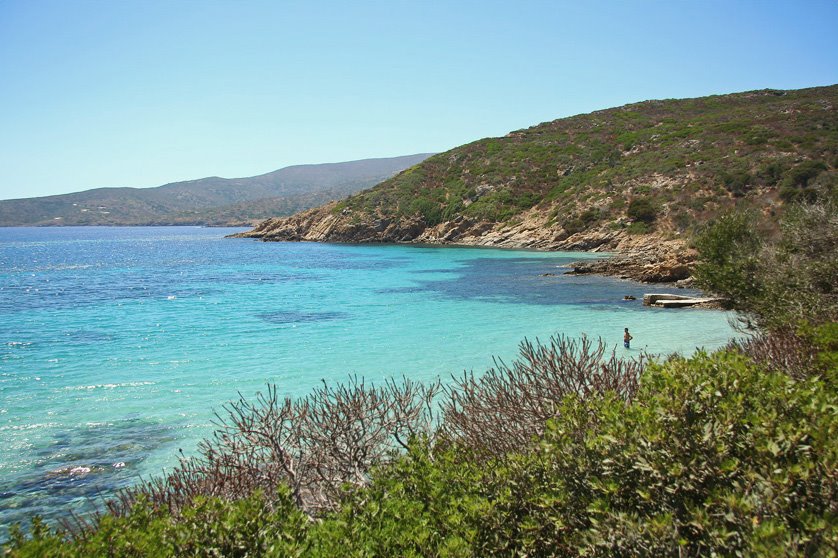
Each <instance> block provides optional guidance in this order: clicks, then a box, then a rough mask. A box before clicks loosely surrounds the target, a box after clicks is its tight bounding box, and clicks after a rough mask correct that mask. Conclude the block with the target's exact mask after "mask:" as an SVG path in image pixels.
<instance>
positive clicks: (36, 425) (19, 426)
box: [0, 422, 58, 432]
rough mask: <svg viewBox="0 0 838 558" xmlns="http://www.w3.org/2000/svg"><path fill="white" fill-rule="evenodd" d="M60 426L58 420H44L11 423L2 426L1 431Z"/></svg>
mask: <svg viewBox="0 0 838 558" xmlns="http://www.w3.org/2000/svg"><path fill="white" fill-rule="evenodd" d="M56 426H58V423H57V422H42V423H34V424H11V425H8V426H0V432H6V431H21V430H38V429H40V428H55V427H56Z"/></svg>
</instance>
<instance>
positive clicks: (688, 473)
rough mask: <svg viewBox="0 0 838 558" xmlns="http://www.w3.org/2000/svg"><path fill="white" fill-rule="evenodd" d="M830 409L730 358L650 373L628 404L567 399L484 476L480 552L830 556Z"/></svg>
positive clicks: (805, 386)
mask: <svg viewBox="0 0 838 558" xmlns="http://www.w3.org/2000/svg"><path fill="white" fill-rule="evenodd" d="M836 402H838V399H836V394H835V392H834V391H833V390H828V389H824V386H823V384H822V383H820V382H819V381H818V380H816V379H814V380H810V381H806V382H797V381H795V380H793V379H792V378H790V377H788V376H786V375H784V374H778V373H771V372H767V371H766V370H764V369H761V368H760V367H758V366H756V365H754V364H753V363H751V362H750V361H748V359H747V358H745V357H744V356H741V355H735V354H731V353H719V354H716V355H712V356H707V355H703V354H699V355H697V356H696V357H694V358H692V359H674V360H672V361H670V362H668V363H666V364H664V365H659V366H654V367H652V368H651V369H650V370H649V371H647V372H646V374H645V375H644V377H643V380H642V385H641V390H640V392H639V393H638V394H637V397H636V399H635V400H634V401H632V402H631V403H626V402H625V401H623V400H622V399H618V398H609V397H605V398H601V399H592V400H588V401H581V400H578V399H568V400H566V401H565V404H564V406H563V407H562V409H561V412H559V413H558V415H557V418H556V419H554V420H553V421H552V423H551V425H550V428H549V429H548V431H547V432H546V434H545V436H544V437H543V439H542V441H541V445H540V446H539V450H538V451H537V452H533V453H532V454H529V455H526V456H522V457H520V458H517V459H512V460H510V461H509V462H508V464H507V465H506V466H505V468H504V469H503V472H502V473H500V474H499V475H498V477H496V478H495V479H493V480H494V482H495V484H494V485H493V487H492V493H493V497H494V495H497V500H495V502H496V503H495V506H494V508H493V513H492V514H491V515H490V516H488V517H487V518H486V519H485V520H484V521H483V522H482V524H481V525H482V527H483V528H482V529H481V532H480V534H479V535H478V538H477V544H478V545H480V546H479V552H478V554H479V555H483V556H489V555H516V556H579V555H585V556H637V555H644V556H646V555H649V556H679V555H681V556H710V555H772V554H779V555H789V554H792V555H807V556H814V555H819V554H821V553H824V554H825V555H828V552H829V550H828V549H829V548H833V547H834V545H835V544H836V543H838V524H836V523H835V522H834V521H832V520H831V519H830V518H831V517H833V514H834V502H835V498H836V497H838V482H837V481H836V477H835V476H834V474H832V472H831V471H834V468H835V467H836V465H838V460H836V458H837V457H838V452H836V447H835V444H834V441H833V440H832V439H831V438H830V437H831V436H834V433H835V432H836V431H838V430H836V429H838V413H835V412H834V410H830V409H829V408H830V405H834V404H835V403H836ZM512 487H514V488H512ZM510 488H511V489H510Z"/></svg>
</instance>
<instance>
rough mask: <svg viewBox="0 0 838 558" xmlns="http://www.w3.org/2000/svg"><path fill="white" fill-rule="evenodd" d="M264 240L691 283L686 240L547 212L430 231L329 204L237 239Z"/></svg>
mask: <svg viewBox="0 0 838 558" xmlns="http://www.w3.org/2000/svg"><path fill="white" fill-rule="evenodd" d="M235 236H237V237H242V238H258V239H261V240H265V241H313V242H348V243H371V242H385V243H386V242H393V243H403V242H409V243H425V244H452V245H465V246H492V247H499V248H528V249H537V250H551V251H556V250H566V251H588V252H591V251H593V252H615V253H616V255H615V256H612V257H608V258H605V259H601V260H585V261H580V262H576V263H574V264H572V265H571V270H570V271H569V272H568V273H572V274H577V275H579V274H586V273H593V274H603V275H614V276H618V277H622V278H626V279H633V280H636V281H642V282H646V283H676V282H680V284H681V285H686V284H688V283H689V277H690V268H691V266H692V264H693V262H694V261H695V256H696V254H695V252H694V251H693V250H691V249H688V248H687V247H686V245H685V242H684V241H683V240H679V239H677V238H676V239H666V238H664V237H663V235H662V234H659V233H654V232H653V233H649V234H642V235H631V234H629V233H627V232H626V231H624V230H616V231H615V230H610V229H608V228H600V229H591V230H587V231H583V232H579V233H575V234H568V233H567V231H565V230H564V229H563V228H561V227H559V226H553V225H551V223H550V222H549V220H548V218H547V217H546V216H545V215H544V213H543V212H540V211H537V210H532V211H529V212H525V213H524V214H522V215H521V216H520V217H519V218H517V219H515V220H512V221H510V222H507V223H490V222H485V221H475V220H471V219H468V218H466V217H463V216H461V215H460V216H457V217H455V218H454V219H452V220H451V221H446V222H443V223H440V224H438V225H436V226H432V227H431V226H428V225H427V224H426V223H425V222H424V221H423V220H422V219H420V218H417V217H412V218H405V217H402V218H397V219H392V218H386V217H383V216H370V215H369V214H367V213H363V214H359V213H356V212H353V211H351V210H349V209H339V205H338V204H337V203H331V204H328V205H325V206H322V207H319V208H316V209H312V210H309V211H304V212H301V213H298V214H296V215H292V216H291V217H284V218H278V219H269V220H267V221H264V222H263V223H261V224H260V225H259V226H257V227H256V228H255V229H253V230H252V231H248V232H244V233H240V234H238V235H235Z"/></svg>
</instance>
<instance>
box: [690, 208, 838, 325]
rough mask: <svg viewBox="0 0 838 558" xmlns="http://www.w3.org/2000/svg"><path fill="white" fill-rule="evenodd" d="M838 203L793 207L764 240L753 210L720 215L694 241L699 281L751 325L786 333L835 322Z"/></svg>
mask: <svg viewBox="0 0 838 558" xmlns="http://www.w3.org/2000/svg"><path fill="white" fill-rule="evenodd" d="M837 208H838V206H836V204H835V203H833V202H830V201H825V202H823V203H819V204H814V205H798V206H794V207H791V208H790V209H789V210H788V211H787V212H786V214H785V216H784V217H783V219H782V221H781V224H780V235H779V237H778V238H777V239H775V240H772V241H765V240H763V236H764V234H762V233H761V232H760V231H759V230H758V229H757V226H756V223H757V218H756V216H755V215H753V214H751V213H736V214H728V215H725V216H722V217H721V218H719V219H718V220H716V221H715V222H713V223H711V224H710V225H709V226H708V227H706V228H705V230H704V231H703V232H701V233H700V234H699V235H698V236H697V237H696V239H695V241H694V242H695V246H696V248H697V249H698V252H699V259H698V263H697V264H696V266H695V271H694V274H693V275H694V277H695V279H696V281H697V283H698V284H699V285H700V286H701V287H702V288H704V289H706V290H709V291H711V292H714V293H717V294H721V295H723V296H725V297H727V298H728V299H729V301H730V305H731V307H733V308H735V309H737V310H739V311H741V312H742V313H743V314H744V315H745V316H746V317H747V318H748V319H749V320H751V321H752V322H753V323H754V324H756V325H758V326H760V327H762V328H768V329H782V328H784V327H788V326H790V325H791V326H794V325H795V324H799V323H803V322H809V323H812V324H822V323H827V322H830V321H835V320H838V209H837Z"/></svg>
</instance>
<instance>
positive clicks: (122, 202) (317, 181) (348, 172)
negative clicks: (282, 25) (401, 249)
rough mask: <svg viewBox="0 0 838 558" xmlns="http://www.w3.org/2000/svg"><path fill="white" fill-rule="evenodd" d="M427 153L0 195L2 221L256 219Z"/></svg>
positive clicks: (349, 189)
mask: <svg viewBox="0 0 838 558" xmlns="http://www.w3.org/2000/svg"><path fill="white" fill-rule="evenodd" d="M427 157H428V154H419V155H408V156H404V157H392V158H386V159H364V160H361V161H350V162H345V163H327V164H322V165H296V166H291V167H285V168H283V169H279V170H277V171H273V172H269V173H267V174H262V175H259V176H253V177H249V178H219V177H210V178H202V179H199V180H188V181H185V182H175V183H171V184H165V185H163V186H159V187H157V188H98V189H95V190H87V191H84V192H76V193H73V194H63V195H59V196H46V197H40V198H25V199H16V200H3V201H0V226H22V225H242V224H243V225H251V224H253V223H256V222H258V221H261V220H262V219H266V218H268V217H272V216H277V215H291V214H293V213H295V212H297V211H301V210H304V209H308V208H311V207H315V206H318V205H321V204H324V203H327V202H329V201H331V200H336V199H341V198H344V197H346V196H348V195H350V194H353V193H355V192H358V191H359V190H363V189H364V188H369V187H370V186H373V185H375V184H378V183H379V182H381V181H382V180H385V179H387V178H389V177H391V176H393V175H394V174H395V173H397V172H399V171H401V170H404V169H405V168H407V167H410V166H411V165H415V164H416V163H418V162H420V161H422V160H424V159H425V158H427Z"/></svg>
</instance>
